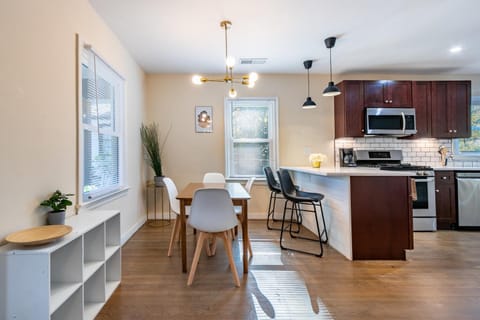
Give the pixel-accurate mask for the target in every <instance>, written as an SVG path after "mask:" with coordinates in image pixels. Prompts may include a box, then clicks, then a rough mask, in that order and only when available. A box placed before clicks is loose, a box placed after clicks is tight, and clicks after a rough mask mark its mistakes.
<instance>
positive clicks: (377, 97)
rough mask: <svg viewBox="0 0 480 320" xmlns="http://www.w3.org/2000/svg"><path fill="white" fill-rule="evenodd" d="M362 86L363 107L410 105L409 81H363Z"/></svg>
mask: <svg viewBox="0 0 480 320" xmlns="http://www.w3.org/2000/svg"><path fill="white" fill-rule="evenodd" d="M363 87H364V105H365V107H377V108H394V107H395V108H397V107H402V108H405V107H412V82H411V81H394V80H376V81H363Z"/></svg>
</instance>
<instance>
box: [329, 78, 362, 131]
mask: <svg viewBox="0 0 480 320" xmlns="http://www.w3.org/2000/svg"><path fill="white" fill-rule="evenodd" d="M338 87H339V89H340V91H342V94H341V95H338V96H335V100H334V101H335V138H342V137H363V133H364V128H365V112H364V107H363V82H362V81H358V80H347V81H342V82H340V83H339V84H338Z"/></svg>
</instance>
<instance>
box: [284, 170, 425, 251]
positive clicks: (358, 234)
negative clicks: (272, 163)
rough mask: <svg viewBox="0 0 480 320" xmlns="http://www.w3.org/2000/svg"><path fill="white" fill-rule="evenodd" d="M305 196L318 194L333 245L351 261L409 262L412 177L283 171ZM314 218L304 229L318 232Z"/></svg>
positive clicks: (382, 173)
mask: <svg viewBox="0 0 480 320" xmlns="http://www.w3.org/2000/svg"><path fill="white" fill-rule="evenodd" d="M283 169H287V170H290V172H291V173H292V178H293V179H294V180H295V183H296V184H297V185H299V186H300V188H301V189H302V190H305V191H312V192H320V193H322V194H324V195H325V199H324V200H323V201H322V203H323V206H324V213H325V219H326V224H327V230H328V235H329V245H330V246H331V247H332V248H334V249H336V250H337V251H338V252H340V253H341V254H343V255H344V256H345V257H346V258H347V259H350V260H369V259H375V260H405V250H408V249H413V227H412V197H411V179H410V176H415V174H416V173H415V172H414V171H383V170H379V169H376V168H325V169H324V168H319V169H315V168H310V167H283ZM314 221H315V219H314V217H313V216H312V215H308V214H307V215H305V216H304V225H305V227H307V228H308V229H310V230H315V222H314Z"/></svg>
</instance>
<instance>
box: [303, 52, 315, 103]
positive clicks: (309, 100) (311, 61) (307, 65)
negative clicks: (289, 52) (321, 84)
mask: <svg viewBox="0 0 480 320" xmlns="http://www.w3.org/2000/svg"><path fill="white" fill-rule="evenodd" d="M312 63H313V60H305V61H303V65H304V66H305V69H307V84H308V86H307V93H308V95H307V100H305V102H304V103H303V106H302V108H303V109H313V108H316V107H317V104H316V103H315V102H314V101H313V100H312V98H310V68H311V67H312Z"/></svg>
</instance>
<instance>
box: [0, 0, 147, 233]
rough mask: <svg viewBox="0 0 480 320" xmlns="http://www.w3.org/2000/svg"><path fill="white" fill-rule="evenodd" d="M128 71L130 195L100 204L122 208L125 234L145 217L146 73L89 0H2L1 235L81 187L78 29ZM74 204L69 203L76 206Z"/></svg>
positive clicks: (31, 222) (35, 219)
mask: <svg viewBox="0 0 480 320" xmlns="http://www.w3.org/2000/svg"><path fill="white" fill-rule="evenodd" d="M76 33H78V34H79V35H80V36H81V37H82V38H83V39H84V40H85V41H87V42H89V43H90V44H92V45H93V47H94V48H95V49H96V51H97V52H98V53H99V54H101V55H102V56H103V57H104V58H105V59H106V60H107V61H108V62H109V63H110V64H111V65H112V66H113V67H114V68H115V69H116V70H117V71H118V72H119V73H120V74H121V75H122V76H123V77H124V78H125V79H126V154H127V158H126V169H127V183H128V185H129V186H130V187H131V188H130V190H129V191H128V193H127V194H126V195H123V196H122V197H120V198H119V199H117V200H115V201H113V202H111V203H109V204H108V205H106V206H103V207H100V209H101V208H115V209H119V210H120V211H121V212H122V233H123V234H125V233H126V232H127V231H128V230H130V229H131V228H132V227H133V226H135V225H136V224H138V223H141V221H142V219H143V218H144V216H145V214H144V209H143V197H142V192H143V191H142V186H143V161H142V157H141V152H140V150H141V147H140V141H139V137H138V128H139V125H140V123H141V122H142V120H143V118H144V110H145V108H144V81H145V75H144V73H143V71H142V70H141V69H140V68H139V67H138V65H137V64H136V63H135V61H134V60H133V59H132V58H131V56H130V54H129V53H128V52H127V51H126V50H125V49H124V48H123V46H122V45H121V44H120V42H119V41H118V39H117V38H116V36H115V35H114V34H113V33H112V32H111V31H110V29H109V28H108V27H107V26H106V24H105V23H104V22H103V21H102V20H101V19H100V18H99V16H98V15H97V14H96V12H95V11H94V10H93V8H92V7H91V6H90V4H89V2H88V1H87V0H69V1H63V0H51V1H35V0H20V1H3V2H2V4H1V8H0V39H1V50H0V65H1V67H0V70H1V71H0V97H1V100H0V101H1V102H0V106H1V116H0V150H1V151H0V152H1V153H0V199H1V203H2V209H1V211H0V221H1V222H0V239H2V238H3V237H4V236H5V235H6V234H8V233H10V232H12V231H16V230H19V229H23V228H27V227H33V226H36V225H42V224H44V223H45V211H46V210H45V209H43V208H42V209H40V208H39V207H38V204H39V203H40V201H41V200H43V199H44V198H45V197H46V196H48V195H49V194H50V193H52V192H53V191H54V190H55V189H57V188H59V189H61V190H62V191H64V192H76V191H75V190H76V174H75V166H76V158H77V156H76V147H75V141H76V134H77V131H76V75H75V70H76V61H75V57H76V49H75V34H76ZM72 211H73V210H70V213H72Z"/></svg>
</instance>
